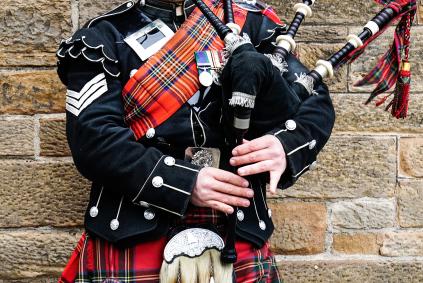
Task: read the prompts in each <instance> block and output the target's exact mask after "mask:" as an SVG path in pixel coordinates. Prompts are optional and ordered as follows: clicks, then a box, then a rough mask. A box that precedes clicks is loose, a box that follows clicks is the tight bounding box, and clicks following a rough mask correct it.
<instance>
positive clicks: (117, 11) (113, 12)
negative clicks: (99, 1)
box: [84, 1, 135, 28]
mask: <svg viewBox="0 0 423 283" xmlns="http://www.w3.org/2000/svg"><path fill="white" fill-rule="evenodd" d="M134 7H135V2H134V1H128V2H125V3H123V4H121V5H119V6H118V7H116V8H114V9H113V10H111V11H109V12H107V13H105V14H103V15H100V16H98V17H95V18H93V19H91V20H89V21H88V22H87V23H86V24H85V25H84V27H85V28H89V27H91V26H92V25H93V24H94V23H96V22H97V21H99V20H103V19H106V18H109V17H114V16H117V15H121V14H123V13H125V12H128V11H129V10H132V8H134Z"/></svg>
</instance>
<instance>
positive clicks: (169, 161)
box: [164, 156, 175, 166]
mask: <svg viewBox="0 0 423 283" xmlns="http://www.w3.org/2000/svg"><path fill="white" fill-rule="evenodd" d="M164 163H165V164H166V165H167V166H173V165H175V158H173V157H172V156H168V157H166V158H165V159H164Z"/></svg>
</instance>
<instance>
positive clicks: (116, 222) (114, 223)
mask: <svg viewBox="0 0 423 283" xmlns="http://www.w3.org/2000/svg"><path fill="white" fill-rule="evenodd" d="M117 228H119V220H117V219H113V220H112V221H110V229H112V230H113V231H115V230H117Z"/></svg>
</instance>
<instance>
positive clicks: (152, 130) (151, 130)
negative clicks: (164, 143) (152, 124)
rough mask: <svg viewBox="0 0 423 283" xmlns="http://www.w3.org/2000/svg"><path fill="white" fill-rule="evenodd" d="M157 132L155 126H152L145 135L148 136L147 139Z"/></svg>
mask: <svg viewBox="0 0 423 283" xmlns="http://www.w3.org/2000/svg"><path fill="white" fill-rule="evenodd" d="M155 134H156V130H155V129H154V128H150V129H148V130H147V132H146V133H145V136H146V137H147V139H151V138H153V137H154V135H155Z"/></svg>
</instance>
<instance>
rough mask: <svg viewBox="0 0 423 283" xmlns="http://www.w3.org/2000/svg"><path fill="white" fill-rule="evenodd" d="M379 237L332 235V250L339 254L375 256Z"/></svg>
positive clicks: (379, 241) (362, 234) (354, 234)
mask: <svg viewBox="0 0 423 283" xmlns="http://www.w3.org/2000/svg"><path fill="white" fill-rule="evenodd" d="M380 238H381V236H380V235H379V234H374V233H352V234H344V233H343V234H335V235H333V244H332V246H333V250H334V252H335V253H340V254H365V255H371V254H374V255H377V254H379V248H380V245H381V239H380Z"/></svg>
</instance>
